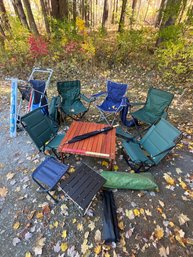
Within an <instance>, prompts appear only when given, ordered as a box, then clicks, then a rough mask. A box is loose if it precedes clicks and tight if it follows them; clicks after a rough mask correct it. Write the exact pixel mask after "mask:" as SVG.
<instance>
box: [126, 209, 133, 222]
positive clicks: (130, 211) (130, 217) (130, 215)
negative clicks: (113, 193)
mask: <svg viewBox="0 0 193 257" xmlns="http://www.w3.org/2000/svg"><path fill="white" fill-rule="evenodd" d="M125 215H126V217H127V218H128V219H130V220H133V219H134V218H135V215H134V214H133V211H132V210H126V211H125Z"/></svg>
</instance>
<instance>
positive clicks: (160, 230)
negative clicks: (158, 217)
mask: <svg viewBox="0 0 193 257" xmlns="http://www.w3.org/2000/svg"><path fill="white" fill-rule="evenodd" d="M154 235H155V237H156V238H157V239H158V240H160V239H161V238H162V237H163V236H164V230H163V228H161V227H160V226H159V225H157V226H156V228H155V231H154Z"/></svg>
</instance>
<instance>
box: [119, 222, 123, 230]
mask: <svg viewBox="0 0 193 257" xmlns="http://www.w3.org/2000/svg"><path fill="white" fill-rule="evenodd" d="M118 227H119V228H120V230H124V228H125V225H124V223H123V221H120V222H119V223H118Z"/></svg>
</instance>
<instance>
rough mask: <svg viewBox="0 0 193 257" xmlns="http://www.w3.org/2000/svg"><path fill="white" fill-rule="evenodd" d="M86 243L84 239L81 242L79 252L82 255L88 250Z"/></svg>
mask: <svg viewBox="0 0 193 257" xmlns="http://www.w3.org/2000/svg"><path fill="white" fill-rule="evenodd" d="M87 242H88V240H87V239H84V241H83V243H82V245H81V252H82V253H83V254H85V253H86V252H87V250H88V249H89V248H88V245H87Z"/></svg>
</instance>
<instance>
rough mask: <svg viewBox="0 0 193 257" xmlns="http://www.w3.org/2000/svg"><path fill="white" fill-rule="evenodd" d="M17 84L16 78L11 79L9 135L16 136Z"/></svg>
mask: <svg viewBox="0 0 193 257" xmlns="http://www.w3.org/2000/svg"><path fill="white" fill-rule="evenodd" d="M17 84H18V80H17V79H12V80H11V104H10V137H16V132H17Z"/></svg>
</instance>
